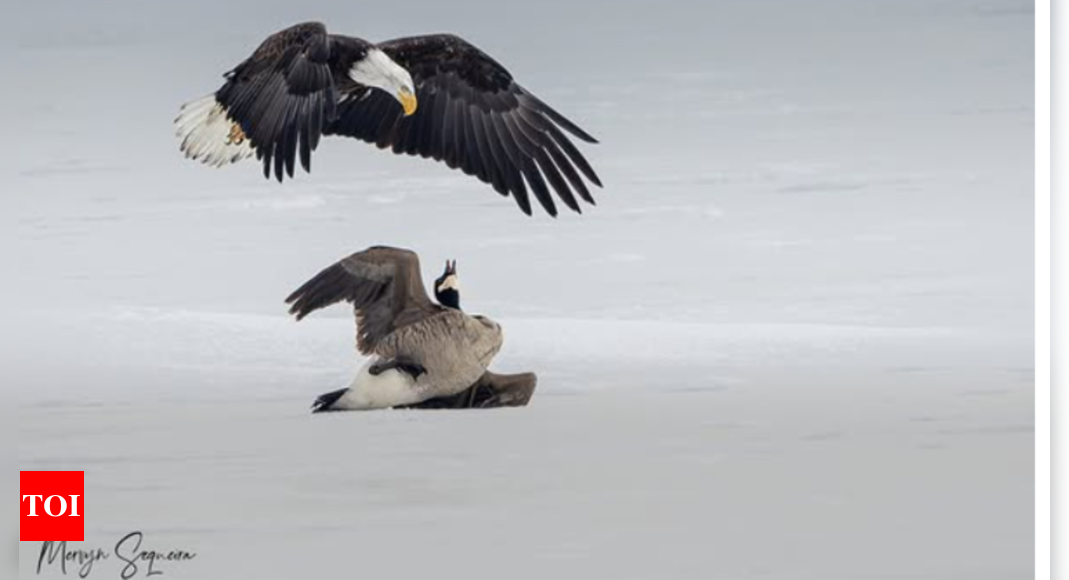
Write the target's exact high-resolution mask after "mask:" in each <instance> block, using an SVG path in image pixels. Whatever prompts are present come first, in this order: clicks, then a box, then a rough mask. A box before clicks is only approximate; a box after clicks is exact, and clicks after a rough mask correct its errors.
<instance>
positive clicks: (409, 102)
mask: <svg viewBox="0 0 1069 580" xmlns="http://www.w3.org/2000/svg"><path fill="white" fill-rule="evenodd" d="M397 100H398V101H401V106H402V107H404V109H405V116H406V117H408V116H409V115H411V114H412V113H415V112H416V108H417V106H418V103H417V102H416V95H415V94H413V93H412V91H411V90H410V89H409V88H408V87H401V89H400V90H398V91H397Z"/></svg>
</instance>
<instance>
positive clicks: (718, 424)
mask: <svg viewBox="0 0 1069 580" xmlns="http://www.w3.org/2000/svg"><path fill="white" fill-rule="evenodd" d="M6 12H7V13H6V14H5V18H4V19H3V20H2V22H0V44H2V48H3V50H0V70H3V71H4V73H3V76H4V81H3V86H4V90H5V94H6V97H5V104H6V107H5V111H4V116H3V127H4V138H3V140H2V141H0V159H3V162H2V163H3V177H4V183H5V185H4V188H3V196H2V198H0V199H2V202H0V203H2V204H3V207H2V211H0V246H2V247H3V248H5V251H4V254H3V255H4V256H5V263H6V270H7V273H6V275H5V277H4V280H5V283H4V284H3V285H2V290H0V298H2V299H3V301H4V303H5V304H7V305H8V309H7V312H6V313H5V321H4V328H3V330H2V331H0V340H2V341H3V343H2V344H3V347H4V348H3V349H2V351H3V352H4V353H5V355H4V356H5V357H9V358H5V360H4V361H3V365H2V366H3V368H4V371H3V372H4V377H3V385H4V389H5V393H6V394H8V395H13V396H16V397H17V398H18V399H19V401H20V402H19V405H18V407H17V412H18V419H19V421H18V437H19V439H18V441H19V467H20V469H24V470H26V469H79V470H81V469H84V470H85V471H86V478H87V490H86V495H87V522H88V528H87V533H88V537H87V540H88V542H87V544H91V545H102V546H108V545H110V544H112V543H114V541H115V540H116V539H117V538H118V537H119V536H121V535H122V534H123V533H125V532H127V531H130V530H133V529H143V530H145V532H146V534H148V537H149V541H150V542H151V543H152V544H155V545H157V546H158V547H159V548H161V549H162V548H170V547H185V548H191V549H195V550H196V551H198V552H199V553H200V554H201V555H200V556H199V558H198V560H197V561H196V562H195V563H192V564H186V565H183V566H180V567H171V568H166V573H167V577H169V578H184V577H192V576H197V577H220V576H243V577H263V576H278V577H284V576H289V577H295V576H307V577H311V576H322V577H340V576H374V577H386V576H389V577H439V576H441V577H499V576H505V577H543V576H562V577H651V576H658V577H660V576H675V577H734V578H738V577H753V578H800V577H805V578H846V577H850V578H890V577H893V578H902V577H911V578H954V577H960V578H1020V577H1029V576H1031V574H1032V547H1033V527H1032V500H1033V477H1032V468H1033V459H1032V450H1033V442H1032V437H1033V416H1032V404H1033V362H1032V353H1033V318H1032V317H1033V250H1032V244H1033V240H1032V236H1033V233H1032V215H1033V197H1032V196H1033V168H1032V163H1033V155H1034V152H1033V140H1032V130H1033V53H1032V51H1033V48H1032V46H1033V33H1032V26H1033V21H1032V20H1033V10H1032V5H1031V3H1029V2H1016V1H1001V0H972V1H966V0H962V1H953V2H932V1H897V0H896V1H869V2H858V1H853V0H814V1H808V2H797V1H780V2H773V1H741V0H740V1H732V2H709V3H703V4H700V5H699V4H698V3H691V2H668V1H660V2H649V3H644V2H582V3H579V2H540V3H537V4H534V3H530V4H529V3H523V4H520V3H504V2H490V1H478V2H430V1H408V2H404V3H396V2H391V3H368V2H352V1H349V2H316V3H313V2H274V1H270V2H251V1H250V2H240V3H237V2H234V3H225V4H224V3H219V2H183V3H157V2H134V1H132V0H131V1H124V2H92V3H88V2H33V3H29V2H25V3H19V4H17V5H15V6H13V7H11V8H8V9H7V11H6ZM307 19H319V20H323V21H325V22H326V23H327V24H328V26H329V27H330V28H331V29H332V30H333V31H335V32H339V33H348V34H352V35H357V36H362V37H365V38H368V39H372V40H376V39H385V38H391V37H395V36H401V35H408V34H417V33H425V32H434V31H451V32H455V33H458V34H461V35H463V36H465V37H466V38H468V39H469V40H471V41H473V42H475V43H476V44H478V45H479V46H480V47H482V48H483V49H485V50H486V51H488V52H489V53H491V54H492V55H494V56H495V57H496V58H498V59H499V60H500V61H501V62H503V63H504V64H505V65H506V66H508V67H509V68H510V69H511V70H512V72H513V73H514V74H515V75H516V76H517V78H518V79H519V80H520V82H522V83H523V84H524V85H525V86H527V87H528V88H529V89H531V90H532V91H534V92H535V93H536V94H538V95H540V96H541V97H543V98H544V99H545V100H547V101H548V102H550V103H551V104H553V105H554V106H556V107H557V108H558V109H559V110H561V111H562V112H564V113H565V114H566V115H568V116H570V117H571V118H572V119H574V120H576V121H577V122H578V123H579V124H580V125H582V126H583V127H584V128H586V129H587V130H589V131H590V132H591V133H593V134H594V135H596V136H597V137H599V138H600V139H601V140H602V144H601V145H598V146H595V147H587V148H585V149H584V150H585V151H586V152H587V153H588V157H589V158H590V160H591V161H592V162H593V164H594V165H595V166H596V167H597V168H598V170H599V172H600V173H601V176H602V177H603V179H604V181H605V183H606V186H607V187H606V189H605V190H603V191H598V192H595V194H596V195H597V198H598V200H599V205H598V207H596V208H590V209H589V211H587V213H586V214H585V215H583V216H581V217H578V216H572V215H567V216H563V217H562V218H561V219H558V220H551V219H549V218H547V217H545V216H539V217H535V218H527V217H525V216H523V215H522V214H521V213H520V212H519V211H518V210H517V209H516V208H515V205H514V204H513V202H512V201H510V200H505V199H502V198H500V197H498V196H497V194H495V193H494V192H493V191H492V190H491V189H490V188H489V187H487V186H483V185H481V184H478V183H476V182H474V181H472V180H471V179H470V178H467V177H465V176H462V175H459V174H455V173H453V172H450V171H448V170H447V169H445V168H444V167H443V166H438V165H435V164H431V163H428V162H425V161H422V160H415V159H410V158H394V157H392V156H390V155H386V154H384V153H381V152H378V151H376V150H374V149H373V148H370V147H368V146H366V145H364V144H361V143H358V142H351V141H350V142H346V141H336V140H328V141H325V142H324V143H323V144H322V146H321V148H320V150H319V152H317V155H316V160H315V173H314V174H312V175H304V174H302V175H299V176H298V177H297V179H294V180H293V181H290V182H287V183H286V184H285V185H284V186H279V185H278V184H277V183H275V182H267V181H264V180H263V179H262V177H261V176H260V173H259V168H258V167H257V166H256V165H255V164H248V165H244V166H237V167H231V168H227V169H225V170H218V171H216V170H210V169H207V168H204V167H201V166H199V165H197V164H194V163H191V162H188V161H186V160H184V159H183V158H182V157H181V155H180V154H179V152H178V150H177V143H176V142H175V139H174V138H173V131H172V126H171V121H172V119H173V118H174V116H175V114H176V112H177V109H178V106H179V105H180V104H181V103H182V102H184V101H187V100H191V99H193V98H196V97H199V96H201V95H203V94H206V93H208V92H210V91H212V90H214V89H216V88H217V87H218V85H219V83H220V82H221V77H220V75H221V74H222V73H223V72H224V71H226V70H228V69H229V68H230V67H232V66H233V65H234V64H236V63H237V62H239V61H240V60H241V59H242V58H244V57H245V56H247V55H248V53H249V52H250V51H251V50H252V49H253V48H254V47H255V45H256V44H257V43H259V42H260V40H262V38H263V37H264V36H265V35H266V34H268V33H270V32H273V31H274V30H277V29H279V28H282V27H284V26H286V25H288V24H291V23H294V22H297V21H301V20H307ZM371 244H394V245H403V246H408V247H412V248H414V249H416V250H417V251H419V252H420V253H421V255H422V256H423V257H424V270H425V274H426V276H428V277H433V276H434V275H437V273H438V270H439V264H441V262H442V261H443V260H444V259H446V258H457V259H458V260H459V263H460V271H461V276H462V277H463V281H464V293H465V298H464V302H465V306H466V307H467V308H468V309H470V310H473V311H478V312H484V313H487V314H490V315H492V316H494V317H495V318H497V319H500V320H501V321H502V323H503V324H504V325H505V327H506V333H507V340H506V346H505V350H504V351H503V353H502V355H501V357H500V358H499V359H498V362H497V363H496V365H495V366H496V367H498V368H499V369H501V370H505V371H508V370H535V371H537V372H538V373H539V375H540V377H541V386H540V390H539V392H538V395H537V397H536V399H535V401H534V404H533V406H531V407H529V408H527V409H523V410H514V411H502V412H494V413H473V412H464V413H451V414H450V413H437V414H417V413H403V412H383V413H376V414H363V415H361V414H348V415H337V416H331V417H325V418H323V417H315V418H313V417H311V416H309V415H307V414H306V409H307V405H308V404H309V403H310V401H311V399H312V398H313V397H314V396H315V395H316V394H318V393H320V392H322V391H325V390H329V389H333V388H337V387H338V386H341V385H342V384H344V382H345V381H347V379H348V378H349V376H350V375H351V373H352V372H353V369H354V368H355V367H356V365H357V364H358V362H359V361H357V360H355V359H354V357H353V345H352V335H353V329H352V323H351V320H350V319H349V315H348V313H347V312H346V309H345V308H342V307H338V308H335V309H333V310H331V311H329V312H325V313H323V314H322V315H317V316H316V317H314V318H312V319H309V320H308V321H307V322H305V323H302V324H300V325H296V324H293V323H292V322H291V321H289V320H288V319H287V318H286V316H285V310H284V307H283V304H282V302H281V301H282V298H283V297H284V296H285V295H286V294H287V293H288V292H289V291H290V290H292V289H293V288H295V287H296V286H297V285H298V284H300V283H301V282H303V281H304V280H305V279H306V278H307V277H308V276H309V275H311V274H313V273H315V272H316V271H318V270H319V268H321V267H322V266H325V265H327V264H328V263H330V262H331V261H332V260H335V259H337V258H339V257H341V256H343V255H345V254H347V253H349V252H351V251H355V250H358V249H361V248H363V247H365V246H368V245H371ZM238 492H241V493H242V494H243V495H240V496H238V495H234V494H236V493H238ZM217 493H227V494H231V495H229V496H227V497H226V499H221V498H220V499H212V498H213V497H218V496H213V495H212V494H217ZM37 548H38V545H36V544H25V545H20V557H21V572H22V574H23V575H31V574H32V573H33V568H32V566H33V563H34V562H35V556H36V550H37ZM109 565H110V566H111V567H110V568H109V567H108V566H109ZM116 574H117V567H116V566H115V564H114V563H111V564H109V563H102V564H101V569H100V570H98V571H96V572H94V577H114V576H115V575H116Z"/></svg>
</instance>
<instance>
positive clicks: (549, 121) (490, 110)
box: [324, 34, 601, 216]
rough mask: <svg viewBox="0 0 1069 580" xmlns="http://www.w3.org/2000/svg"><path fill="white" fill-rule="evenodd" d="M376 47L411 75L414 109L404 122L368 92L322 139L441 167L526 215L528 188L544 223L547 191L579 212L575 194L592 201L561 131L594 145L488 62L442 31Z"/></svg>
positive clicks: (585, 167) (584, 168) (587, 169)
mask: <svg viewBox="0 0 1069 580" xmlns="http://www.w3.org/2000/svg"><path fill="white" fill-rule="evenodd" d="M377 46H378V48H379V49H381V50H382V51H383V52H385V53H386V54H387V55H388V56H389V57H390V58H391V59H393V60H394V61H395V62H397V64H399V65H401V66H402V67H404V68H406V69H407V70H408V71H409V73H410V74H411V75H412V79H413V82H414V83H415V85H416V94H417V98H418V100H419V102H420V107H419V109H418V110H417V111H416V113H415V114H413V115H410V116H408V117H405V116H403V115H402V113H401V109H400V107H398V106H397V104H396V103H394V102H391V101H393V98H392V97H391V96H390V95H388V94H386V93H384V92H382V91H371V92H369V93H368V94H367V95H366V96H365V97H364V98H362V99H352V100H346V101H344V102H342V103H341V104H340V105H339V107H338V116H337V119H335V120H334V121H331V122H330V123H328V124H327V125H326V127H325V128H324V133H325V134H328V135H329V134H336V135H344V136H348V137H355V138H358V139H361V140H363V141H367V142H368V143H374V144H376V145H377V146H378V147H380V148H382V149H386V148H391V149H392V150H393V152H394V153H398V154H400V153H404V154H408V155H419V156H421V157H431V158H433V159H435V160H438V161H443V162H445V163H446V164H447V165H448V166H449V167H451V168H454V169H460V170H461V171H463V172H464V173H466V174H468V175H472V176H474V177H476V178H478V179H479V180H481V181H483V182H485V183H488V184H490V185H491V186H492V187H493V188H494V190H496V191H497V192H498V193H500V194H501V195H504V196H508V195H511V196H512V197H513V199H515V201H516V204H517V205H518V206H519V207H520V209H521V210H522V211H523V212H524V213H526V214H528V215H530V214H531V203H530V200H529V197H528V189H530V191H531V192H533V194H534V197H535V198H536V199H537V200H538V202H539V203H540V204H541V205H542V207H543V208H544V209H545V210H546V212H547V213H549V214H550V215H554V216H555V215H557V208H556V204H555V203H554V199H553V196H552V194H551V193H550V188H552V191H553V192H555V193H556V195H557V197H558V198H559V199H560V200H561V201H562V202H564V204H565V205H567V206H568V207H569V208H571V209H572V210H574V211H576V212H580V211H581V209H580V205H579V203H578V202H577V201H576V197H577V196H578V198H580V199H582V200H584V201H586V202H587V203H590V204H593V203H594V198H593V196H591V194H590V190H589V188H588V187H587V183H586V182H587V181H589V182H590V183H593V184H594V185H597V186H599V187H600V186H601V180H600V179H599V178H598V176H597V174H596V173H595V172H594V169H593V167H591V165H590V163H589V162H588V161H587V160H586V158H584V157H583V154H582V153H580V151H579V149H578V148H577V147H576V146H575V145H574V144H573V143H572V141H571V139H570V138H569V137H568V136H567V135H566V134H565V133H566V132H567V133H570V134H571V135H572V136H573V137H576V138H578V139H580V140H582V141H586V142H588V143H596V142H597V141H596V140H595V139H594V138H593V137H591V136H590V135H589V134H588V133H587V132H585V131H583V130H582V129H580V128H579V127H578V126H577V125H576V124H575V123H573V122H572V121H570V120H568V119H567V118H566V117H564V116H563V115H561V114H560V113H558V112H557V111H556V110H554V109H553V108H552V107H550V106H549V105H547V104H545V103H544V102H543V101H541V100H540V99H538V98H537V97H535V96H534V95H533V94H531V93H529V92H527V91H526V90H525V89H524V88H523V87H521V86H520V85H519V84H517V83H516V81H515V80H514V79H513V78H512V75H511V74H510V73H509V71H508V70H506V69H505V67H503V66H501V64H499V63H498V62H497V61H495V60H494V59H493V58H491V57H490V56H489V55H487V54H486V53H484V52H483V51H481V50H479V49H478V48H476V47H475V46H473V45H472V44H470V43H468V42H466V41H465V40H463V39H462V38H459V37H457V36H454V35H449V34H440V35H431V36H419V37H412V38H399V39H396V40H390V41H387V42H383V43H379V44H378V45H377ZM584 177H585V179H586V181H584ZM547 182H548V183H547Z"/></svg>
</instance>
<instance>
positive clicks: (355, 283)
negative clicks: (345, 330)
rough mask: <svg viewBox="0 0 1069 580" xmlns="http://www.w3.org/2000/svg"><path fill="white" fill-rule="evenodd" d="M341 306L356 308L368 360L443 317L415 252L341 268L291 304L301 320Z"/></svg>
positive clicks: (375, 253) (366, 255) (388, 252)
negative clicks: (428, 320)
mask: <svg viewBox="0 0 1069 580" xmlns="http://www.w3.org/2000/svg"><path fill="white" fill-rule="evenodd" d="M341 301H346V302H350V303H352V305H353V308H354V310H355V312H356V323H357V333H356V342H357V348H358V349H359V350H360V352H361V353H363V354H372V353H373V352H374V350H375V347H376V345H377V344H378V343H379V341H381V340H382V339H383V338H385V337H386V336H388V335H389V334H390V333H392V332H393V331H395V330H397V329H398V328H401V327H403V326H407V325H408V324H412V323H414V322H418V321H419V320H422V319H423V318H425V317H427V316H431V315H433V314H435V313H437V312H438V308H437V307H436V305H434V303H432V302H431V300H430V298H428V296H427V291H426V289H425V288H424V286H423V278H422V276H421V274H420V266H419V257H418V256H417V255H416V254H415V252H412V251H410V250H403V249H399V248H390V247H385V246H376V247H372V248H368V249H367V250H364V251H362V252H357V253H355V254H353V255H351V256H349V257H348V258H345V259H343V260H341V261H339V262H337V263H336V264H334V265H332V266H330V267H328V268H326V269H325V270H323V271H322V272H320V273H319V274H317V275H316V276H315V277H313V278H312V279H311V280H309V281H308V282H305V283H304V285H302V286H301V287H300V288H298V289H297V290H296V291H295V292H294V293H293V294H291V295H290V296H289V297H288V298H286V303H287V304H289V305H290V314H293V315H294V316H296V317H297V320H300V319H302V318H304V317H305V316H307V315H308V314H310V313H311V312H313V311H315V310H319V309H320V308H324V307H326V306H330V305H331V304H335V303H337V302H341Z"/></svg>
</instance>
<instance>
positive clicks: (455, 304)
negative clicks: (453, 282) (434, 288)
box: [435, 288, 460, 310]
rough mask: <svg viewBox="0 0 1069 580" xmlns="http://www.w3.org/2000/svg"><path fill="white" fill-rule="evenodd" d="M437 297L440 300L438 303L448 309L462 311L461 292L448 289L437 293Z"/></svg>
mask: <svg viewBox="0 0 1069 580" xmlns="http://www.w3.org/2000/svg"><path fill="white" fill-rule="evenodd" d="M435 296H436V297H437V298H438V303H439V304H441V305H442V306H445V307H446V308H454V309H456V310H460V292H457V291H456V290H455V289H453V288H446V289H445V290H441V291H438V292H435Z"/></svg>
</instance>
